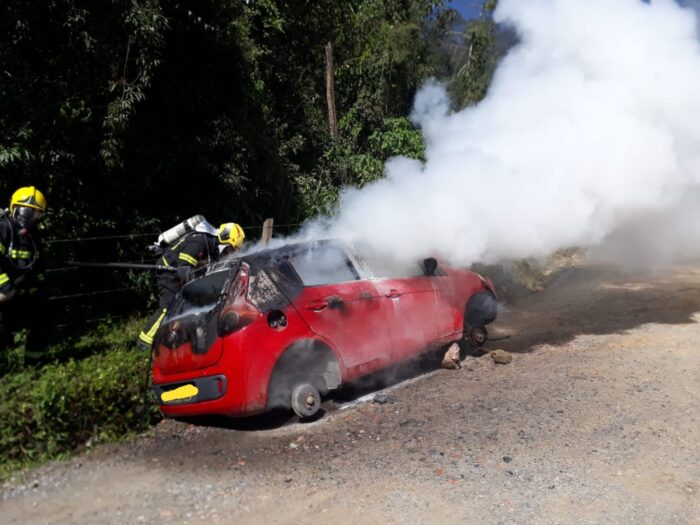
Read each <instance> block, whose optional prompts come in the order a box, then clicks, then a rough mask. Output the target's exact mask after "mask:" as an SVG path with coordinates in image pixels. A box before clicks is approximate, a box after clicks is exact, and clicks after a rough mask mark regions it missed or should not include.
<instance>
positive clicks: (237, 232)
mask: <svg viewBox="0 0 700 525" xmlns="http://www.w3.org/2000/svg"><path fill="white" fill-rule="evenodd" d="M216 236H217V237H218V239H219V243H220V244H228V245H229V246H233V247H234V248H238V247H239V246H240V245H241V244H243V240H244V239H245V233H243V228H241V227H240V226H239V225H238V224H236V223H235V222H225V223H224V224H222V225H221V226H219V230H218V231H217V233H216Z"/></svg>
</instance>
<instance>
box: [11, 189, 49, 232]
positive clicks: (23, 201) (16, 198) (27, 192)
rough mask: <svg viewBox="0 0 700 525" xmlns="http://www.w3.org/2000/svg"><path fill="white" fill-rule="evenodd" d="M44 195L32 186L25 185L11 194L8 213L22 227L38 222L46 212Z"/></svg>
mask: <svg viewBox="0 0 700 525" xmlns="http://www.w3.org/2000/svg"><path fill="white" fill-rule="evenodd" d="M46 207H47V203H46V197H44V194H43V193H41V192H40V191H39V190H37V189H36V188H35V187H34V186H25V187H23V188H20V189H18V190H17V191H16V192H14V193H13V194H12V198H11V199H10V215H12V218H13V219H15V220H16V221H17V222H19V224H20V225H21V226H22V227H26V226H31V225H33V224H36V223H37V222H39V220H40V219H41V217H42V216H43V215H44V213H45V212H46Z"/></svg>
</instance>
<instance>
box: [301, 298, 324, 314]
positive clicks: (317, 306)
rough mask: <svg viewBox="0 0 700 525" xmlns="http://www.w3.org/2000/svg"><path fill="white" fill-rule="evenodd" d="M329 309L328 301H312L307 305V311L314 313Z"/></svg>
mask: <svg viewBox="0 0 700 525" xmlns="http://www.w3.org/2000/svg"><path fill="white" fill-rule="evenodd" d="M326 308H328V301H322V300H318V301H312V302H310V303H309V304H307V305H306V309H307V310H311V311H312V312H320V311H321V310H325V309H326Z"/></svg>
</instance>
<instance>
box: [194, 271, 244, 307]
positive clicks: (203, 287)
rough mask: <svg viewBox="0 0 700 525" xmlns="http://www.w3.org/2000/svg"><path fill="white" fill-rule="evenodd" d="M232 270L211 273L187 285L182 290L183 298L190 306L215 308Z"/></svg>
mask: <svg viewBox="0 0 700 525" xmlns="http://www.w3.org/2000/svg"><path fill="white" fill-rule="evenodd" d="M231 271H232V270H230V269H226V270H223V271H218V272H214V273H210V274H208V275H205V276H204V277H201V278H199V279H195V280H194V281H191V282H189V283H187V284H186V285H185V286H184V288H183V289H182V297H183V298H184V299H185V301H187V303H188V304H189V305H190V306H198V307H203V306H213V305H214V304H216V300H217V299H218V298H219V295H221V293H222V292H223V291H224V286H225V285H226V282H227V281H228V278H229V276H230V275H231Z"/></svg>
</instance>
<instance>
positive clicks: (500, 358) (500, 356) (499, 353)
mask: <svg viewBox="0 0 700 525" xmlns="http://www.w3.org/2000/svg"><path fill="white" fill-rule="evenodd" d="M489 353H490V354H491V359H493V362H494V363H496V364H498V365H507V364H508V363H510V362H512V361H513V356H512V355H511V354H509V353H508V352H506V351H505V350H492V351H491V352H489Z"/></svg>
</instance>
